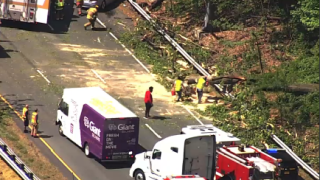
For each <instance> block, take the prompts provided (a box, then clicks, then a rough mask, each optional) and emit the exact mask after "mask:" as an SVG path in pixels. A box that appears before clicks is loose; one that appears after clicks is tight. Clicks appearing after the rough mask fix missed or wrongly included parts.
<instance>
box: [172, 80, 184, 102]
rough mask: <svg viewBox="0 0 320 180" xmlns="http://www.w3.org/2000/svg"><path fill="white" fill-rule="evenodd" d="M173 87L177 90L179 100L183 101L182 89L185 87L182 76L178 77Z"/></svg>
mask: <svg viewBox="0 0 320 180" xmlns="http://www.w3.org/2000/svg"><path fill="white" fill-rule="evenodd" d="M173 88H174V89H175V91H176V94H177V96H178V99H177V102H178V101H179V100H180V99H181V101H182V90H183V89H184V86H183V82H182V77H181V76H179V77H178V79H177V80H176V81H175V83H174V85H173Z"/></svg>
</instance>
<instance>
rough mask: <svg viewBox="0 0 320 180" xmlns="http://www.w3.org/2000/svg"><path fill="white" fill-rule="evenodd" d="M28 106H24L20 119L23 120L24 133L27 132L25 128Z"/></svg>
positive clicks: (27, 121)
mask: <svg viewBox="0 0 320 180" xmlns="http://www.w3.org/2000/svg"><path fill="white" fill-rule="evenodd" d="M28 108H29V106H28V104H26V106H25V107H23V110H22V118H23V124H24V132H27V127H28V126H29V109H28Z"/></svg>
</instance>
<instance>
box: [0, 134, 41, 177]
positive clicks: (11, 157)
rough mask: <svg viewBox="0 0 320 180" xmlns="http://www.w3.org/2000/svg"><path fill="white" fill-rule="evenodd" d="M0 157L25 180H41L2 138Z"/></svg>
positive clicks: (0, 140) (0, 141)
mask: <svg viewBox="0 0 320 180" xmlns="http://www.w3.org/2000/svg"><path fill="white" fill-rule="evenodd" d="M0 156H1V157H2V159H4V160H5V161H6V162H7V163H8V164H9V165H10V166H11V167H12V169H14V170H15V171H16V172H17V173H18V175H19V176H20V177H21V178H22V179H23V180H40V178H38V177H37V176H36V175H35V174H34V173H33V172H32V171H31V170H30V168H28V166H26V165H25V163H24V162H23V161H22V160H21V159H20V158H19V157H18V156H17V155H16V154H15V153H14V152H13V151H12V149H10V147H9V146H8V145H7V144H6V143H5V142H4V141H3V140H2V139H1V138H0Z"/></svg>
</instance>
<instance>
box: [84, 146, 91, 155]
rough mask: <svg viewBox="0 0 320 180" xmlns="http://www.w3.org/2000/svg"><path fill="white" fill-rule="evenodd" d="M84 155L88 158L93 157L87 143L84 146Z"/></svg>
mask: <svg viewBox="0 0 320 180" xmlns="http://www.w3.org/2000/svg"><path fill="white" fill-rule="evenodd" d="M84 154H85V155H86V156H87V157H91V153H90V147H89V144H88V143H86V144H85V145H84Z"/></svg>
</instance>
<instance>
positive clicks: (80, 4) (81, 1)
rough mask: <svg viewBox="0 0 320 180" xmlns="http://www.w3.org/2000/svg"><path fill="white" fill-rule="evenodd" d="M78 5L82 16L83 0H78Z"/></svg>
mask: <svg viewBox="0 0 320 180" xmlns="http://www.w3.org/2000/svg"><path fill="white" fill-rule="evenodd" d="M76 5H77V8H78V14H79V16H81V15H82V10H81V8H82V6H83V0H77V3H76Z"/></svg>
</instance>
